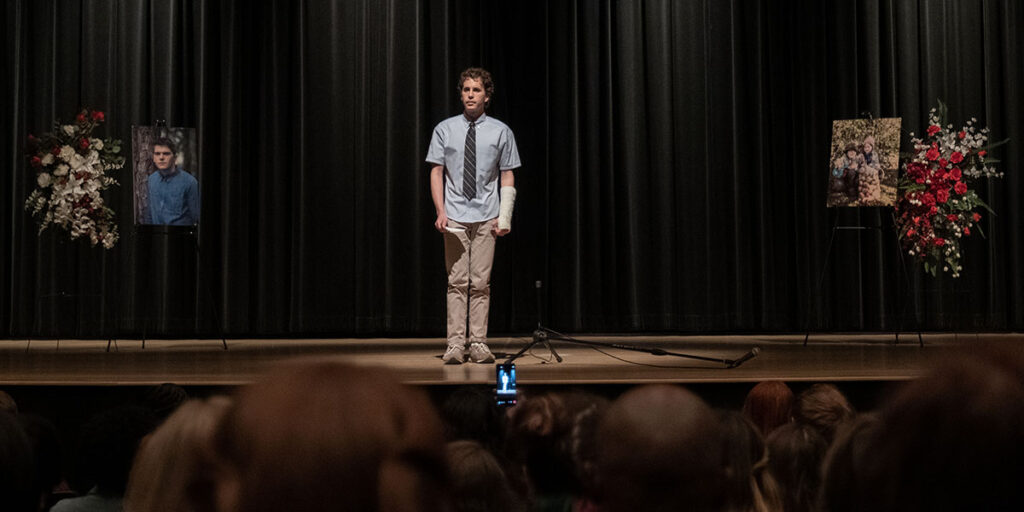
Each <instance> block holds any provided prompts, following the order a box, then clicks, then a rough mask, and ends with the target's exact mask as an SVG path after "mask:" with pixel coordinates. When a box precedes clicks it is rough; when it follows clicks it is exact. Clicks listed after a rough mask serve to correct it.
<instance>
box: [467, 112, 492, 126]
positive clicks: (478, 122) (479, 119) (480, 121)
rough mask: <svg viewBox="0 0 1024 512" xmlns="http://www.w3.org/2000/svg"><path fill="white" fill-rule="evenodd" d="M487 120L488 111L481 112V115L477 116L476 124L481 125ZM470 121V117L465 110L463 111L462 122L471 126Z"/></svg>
mask: <svg viewBox="0 0 1024 512" xmlns="http://www.w3.org/2000/svg"><path fill="white" fill-rule="evenodd" d="M486 120H487V112H484V113H483V114H480V117H478V118H476V125H477V126H480V125H481V124H482V123H483V122H484V121H486ZM469 122H470V121H469V118H468V117H466V113H465V112H463V113H462V123H463V124H465V125H466V126H467V127H469Z"/></svg>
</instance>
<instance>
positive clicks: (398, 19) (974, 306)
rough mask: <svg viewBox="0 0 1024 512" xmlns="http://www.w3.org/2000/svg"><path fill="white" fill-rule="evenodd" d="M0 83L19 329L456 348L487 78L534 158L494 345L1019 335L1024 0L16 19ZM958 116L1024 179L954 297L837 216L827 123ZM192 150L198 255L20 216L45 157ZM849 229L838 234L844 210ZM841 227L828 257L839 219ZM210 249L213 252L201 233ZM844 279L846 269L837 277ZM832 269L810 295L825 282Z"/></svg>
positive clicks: (180, 3) (4, 299)
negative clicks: (34, 169) (148, 143)
mask: <svg viewBox="0 0 1024 512" xmlns="http://www.w3.org/2000/svg"><path fill="white" fill-rule="evenodd" d="M2 13H3V21H2V24H3V28H4V30H3V35H2V36H0V37H3V41H4V45H3V65H4V68H3V74H2V76H0V88H2V89H0V97H2V98H3V102H2V104H3V106H2V107H0V108H2V116H0V136H2V137H0V155H2V158H3V159H4V166H3V167H4V169H5V172H4V173H3V174H2V177H0V194H2V197H3V198H4V199H3V208H2V211H0V240H2V241H3V250H2V251H0V291H2V293H0V312H2V313H0V314H2V315H3V318H2V321H0V336H3V337H25V336H82V337H93V336H96V337H99V336H117V335H119V336H126V335H138V334H139V333H143V334H146V335H155V336H205V335H214V334H217V333H218V332H219V331H221V330H223V331H224V332H226V333H227V334H228V335H229V336H280V335H289V336H321V335H322V336H330V335H345V336H374V335H427V336H440V335H442V334H443V330H444V307H445V306H444V272H443V257H442V244H441V237H440V235H438V234H437V233H436V232H434V231H432V222H433V220H434V213H433V207H432V204H431V201H430V197H429V192H428V188H429V187H428V179H427V178H428V167H427V166H426V165H425V164H424V163H423V158H424V155H425V152H426V147H427V142H428V141H429V137H430V133H431V129H432V127H433V126H434V124H435V123H437V122H438V121H439V120H441V119H443V118H445V117H447V116H450V115H454V114H456V113H458V112H459V110H460V108H459V107H460V105H459V102H458V98H457V94H456V77H457V74H458V72H459V71H460V70H461V69H462V68H465V67H467V66H470V65H482V66H484V67H487V68H489V69H490V70H491V71H492V72H493V73H494V75H495V77H496V80H497V93H496V96H495V97H494V101H493V110H492V112H491V114H492V115H493V116H495V117H497V118H499V119H501V120H503V121H505V122H506V123H508V124H509V125H510V126H511V127H512V128H513V130H514V131H515V133H516V136H517V140H518V144H519V148H520V151H521V155H522V160H523V162H524V167H523V168H522V169H521V170H519V171H517V173H516V182H517V185H518V189H519V198H518V202H517V206H516V218H515V222H514V231H513V234H512V235H511V236H509V237H507V238H505V239H502V240H500V242H499V245H498V251H497V257H496V263H495V270H494V276H493V282H492V284H493V295H492V299H493V303H492V313H491V332H492V334H522V333H525V332H528V331H529V330H530V329H531V327H532V325H533V324H534V322H535V321H536V319H535V314H536V313H535V311H536V301H535V288H534V287H535V281H537V280H540V281H543V283H544V287H543V291H542V293H543V296H544V303H545V307H544V312H545V317H544V323H545V324H546V325H549V326H551V327H554V328H558V329H562V330H566V331H573V332H604V333H609V332H681V333H697V332H793V331H797V332H799V331H800V330H801V329H803V327H804V321H805V319H806V318H808V317H809V318H810V323H811V327H813V328H814V329H819V330H829V331H839V330H850V331H861V330H864V331H873V330H888V329H896V328H898V327H899V326H900V325H901V324H900V322H901V318H902V317H901V315H900V313H901V311H903V306H904V305H908V308H907V310H906V313H907V314H906V318H905V321H904V322H903V324H902V325H903V328H904V329H908V330H909V329H911V328H912V327H914V325H915V319H917V320H918V321H919V322H920V326H921V327H922V328H924V329H956V330H972V329H979V330H981V329H983V330H1021V329H1024V271H1022V266H1024V247H1022V243H1024V224H1022V215H1021V207H1020V201H1017V198H1019V197H1021V196H1022V194H1024V182H1022V180H1021V163H1022V162H1024V155H1022V154H1021V149H1022V147H1024V144H1022V141H1024V105H1022V100H1021V98H1022V96H1021V91H1024V76H1022V73H1024V44H1022V42H1024V41H1022V36H1021V33H1020V31H1019V28H1020V27H1022V26H1024V5H1022V4H1021V3H1020V2H1017V1H1015V0H1004V1H996V0H991V1H989V0H985V1H983V0H920V1H910V0H907V1H899V0H892V1H884V0H859V1H848V0H835V1H825V2H822V1H818V0H801V1H788V0H787V1H782V0H778V1H768V0H766V1H724V0H704V1H696V0H694V1H673V0H648V1H626V0H623V1H614V2H612V1H590V0H586V1H584V0H579V1H558V2H548V1H539V0H533V1H503V2H476V1H454V0H419V1H416V0H350V1H336V2H328V1H318V0H304V1H294V0H280V1H268V2H243V1H239V0H231V1H222V2H204V1H198V0H196V1H186V0H159V1H155V0H154V1H145V0H81V1H68V0H10V1H6V2H4V3H3V7H2ZM936 99H942V100H945V101H946V102H947V103H948V104H949V105H950V113H951V118H952V120H953V121H954V122H956V123H958V124H959V123H961V122H963V121H964V120H965V119H966V118H969V117H971V116H976V117H978V119H979V120H980V121H981V122H982V123H984V124H987V125H988V126H989V127H991V129H992V132H993V134H994V137H996V138H1003V137H1010V138H1011V139H1012V141H1013V142H1012V143H1011V144H1010V145H1008V146H1004V147H1003V148H1002V149H1001V150H998V151H996V152H995V154H994V156H996V157H998V158H1001V159H1002V160H1003V163H1002V164H1001V168H1002V169H1004V170H1006V177H1005V178H1004V179H1002V180H1000V181H995V182H993V183H990V184H988V185H985V186H983V188H982V191H981V192H982V195H983V197H984V199H985V200H987V201H988V203H989V204H990V205H992V207H993V208H994V209H995V210H996V212H998V216H997V217H992V216H986V219H985V221H983V222H984V225H983V227H984V230H985V233H986V234H987V239H982V238H980V237H973V238H972V239H971V240H970V242H969V243H968V248H967V250H966V254H965V256H964V266H965V269H964V272H963V277H961V278H960V279H959V280H953V279H951V278H948V277H940V278H939V279H933V278H931V277H930V276H926V275H923V274H922V273H921V271H920V269H917V268H916V267H915V268H914V269H913V270H912V272H911V275H910V276H909V286H908V285H907V284H905V283H907V281H906V279H905V276H904V274H902V273H901V271H900V262H899V258H898V252H897V250H896V243H895V237H894V234H893V232H892V230H891V219H890V213H889V212H890V210H887V209H868V208H866V209H859V210H843V211H837V210H829V209H827V208H825V207H824V204H825V189H826V173H827V166H828V147H829V139H830V126H831V124H830V122H831V120H832V119H840V118H853V117H859V116H861V115H862V114H863V113H870V114H871V115H874V116H876V117H877V116H884V117H888V116H901V117H903V119H904V127H905V129H906V131H910V130H918V131H920V129H921V127H922V125H923V123H924V120H925V118H926V114H927V110H928V108H929V107H931V106H932V105H934V104H935V101H936ZM81 106H89V107H93V108H98V109H103V110H105V111H106V112H107V113H108V124H107V126H106V128H105V130H106V134H108V135H116V136H118V137H121V138H122V139H125V140H126V141H127V140H129V138H130V127H131V126H132V125H145V124H151V123H152V121H153V120H154V119H166V120H167V121H168V124H169V125H171V126H192V127H195V128H197V129H198V134H199V145H200V147H201V151H202V157H201V162H202V169H203V183H202V187H203V191H204V194H203V222H202V227H201V231H200V233H199V235H198V240H196V239H194V238H189V237H176V236H165V235H160V234H151V233H136V232H134V231H133V228H132V224H131V211H132V209H131V197H132V194H131V187H130V186H129V185H128V184H129V183H130V174H129V171H128V170H127V169H125V170H124V171H122V172H121V174H120V175H119V178H120V179H121V182H122V185H121V187H119V188H117V189H115V191H114V192H113V193H112V194H111V195H110V198H109V200H110V201H112V203H113V205H114V206H115V208H116V209H117V211H118V212H119V215H120V229H121V232H122V240H121V242H120V243H119V244H118V246H117V247H116V248H115V249H113V250H110V251H104V250H101V249H91V248H88V247H86V246H85V245H84V244H77V243H71V242H69V241H63V240H62V237H59V236H56V235H49V234H46V233H44V235H43V236H41V237H40V236H38V235H37V233H36V228H35V225H34V224H33V222H32V220H31V219H30V217H29V216H28V214H27V212H25V211H24V210H23V208H22V204H23V201H24V199H25V197H27V195H28V193H29V191H30V190H31V187H32V186H33V180H34V178H33V176H32V175H31V174H30V172H29V170H28V169H27V166H26V163H25V160H24V158H23V157H22V155H21V147H22V146H23V143H24V140H25V135H26V134H27V133H28V132H30V131H35V132H38V131H42V130H45V129H47V128H48V127H49V124H50V122H51V120H52V119H54V118H55V117H65V118H68V117H70V116H71V115H73V113H74V112H76V111H77V109H78V108H79V107H81ZM837 215H838V216H839V218H838V219H837V218H836V216H837ZM837 222H838V223H840V224H843V225H865V226H872V225H881V226H883V228H884V229H883V230H881V231H874V230H867V231H863V232H856V233H854V232H843V233H840V234H839V235H838V236H837V238H836V241H835V246H834V247H833V248H832V251H831V253H830V254H829V255H828V257H827V258H828V259H827V260H826V253H827V249H828V247H829V239H830V236H831V234H832V226H833V225H835V224H836V223H837ZM197 241H198V245H199V247H198V249H201V250H197V247H196V242H197ZM826 262H827V263H828V265H827V266H825V264H826ZM823 267H825V268H826V273H825V279H824V282H823V285H822V289H821V292H820V294H819V293H816V284H817V283H816V281H817V277H818V274H819V272H820V271H821V269H822V268H823Z"/></svg>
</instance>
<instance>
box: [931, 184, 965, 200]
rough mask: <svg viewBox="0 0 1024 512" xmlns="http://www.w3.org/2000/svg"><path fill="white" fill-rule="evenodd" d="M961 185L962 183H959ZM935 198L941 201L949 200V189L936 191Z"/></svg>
mask: <svg viewBox="0 0 1024 512" xmlns="http://www.w3.org/2000/svg"><path fill="white" fill-rule="evenodd" d="M959 185H962V183H959ZM935 200H936V201H937V202H940V203H945V202H946V201H949V190H947V189H944V188H943V189H939V190H937V191H935Z"/></svg>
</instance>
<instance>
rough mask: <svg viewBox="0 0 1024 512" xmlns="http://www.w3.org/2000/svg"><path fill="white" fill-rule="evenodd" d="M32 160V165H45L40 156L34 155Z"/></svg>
mask: <svg viewBox="0 0 1024 512" xmlns="http://www.w3.org/2000/svg"><path fill="white" fill-rule="evenodd" d="M30 162H31V163H32V167H41V166H42V165H43V160H42V159H41V158H39V157H38V156H33V157H32V160H30Z"/></svg>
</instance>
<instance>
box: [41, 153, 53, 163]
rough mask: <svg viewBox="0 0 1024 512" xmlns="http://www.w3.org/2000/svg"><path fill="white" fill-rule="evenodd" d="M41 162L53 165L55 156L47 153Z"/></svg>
mask: <svg viewBox="0 0 1024 512" xmlns="http://www.w3.org/2000/svg"><path fill="white" fill-rule="evenodd" d="M41 162H42V164H43V165H50V164H52V163H53V154H52V153H47V154H45V155H43V158H42V159H41Z"/></svg>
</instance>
